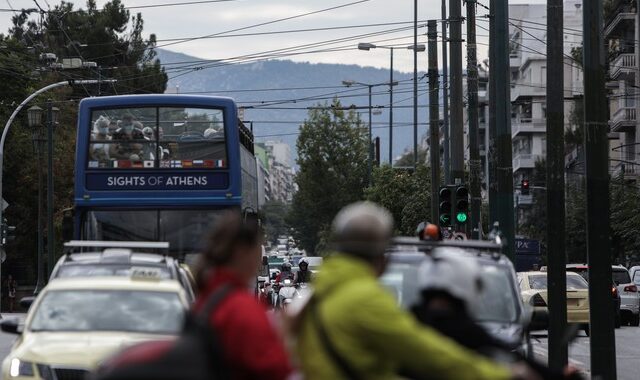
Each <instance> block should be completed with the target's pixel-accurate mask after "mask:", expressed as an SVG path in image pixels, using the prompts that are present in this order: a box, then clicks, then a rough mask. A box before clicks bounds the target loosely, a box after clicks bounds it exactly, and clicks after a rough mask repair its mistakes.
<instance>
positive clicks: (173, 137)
mask: <svg viewBox="0 0 640 380" xmlns="http://www.w3.org/2000/svg"><path fill="white" fill-rule="evenodd" d="M89 128H90V129H91V134H90V141H89V152H88V153H89V155H88V156H89V157H88V165H87V166H88V168H89V169H109V168H112V169H146V168H151V169H153V168H180V169H183V168H186V169H188V168H226V167H227V163H228V161H227V149H226V139H225V130H224V114H223V111H222V109H213V108H212V109H209V108H180V107H138V108H114V109H99V110H94V111H93V112H92V115H91V125H90V126H89Z"/></svg>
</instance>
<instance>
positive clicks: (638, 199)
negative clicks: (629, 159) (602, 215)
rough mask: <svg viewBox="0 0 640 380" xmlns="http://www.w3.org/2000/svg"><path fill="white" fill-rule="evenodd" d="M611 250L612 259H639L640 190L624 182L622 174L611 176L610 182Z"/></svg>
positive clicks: (621, 260) (622, 260) (635, 260)
mask: <svg viewBox="0 0 640 380" xmlns="http://www.w3.org/2000/svg"><path fill="white" fill-rule="evenodd" d="M609 187H610V194H611V198H610V223H611V226H610V228H611V250H612V255H613V258H614V259H618V260H620V262H623V263H624V261H626V259H627V258H629V259H630V260H631V261H633V262H638V261H640V257H639V256H638V255H639V254H640V235H638V231H640V215H638V209H639V208H640V192H639V191H638V188H637V187H636V186H635V185H633V184H630V183H627V182H625V180H624V176H622V175H620V176H619V177H617V178H612V179H611V182H610V186H609Z"/></svg>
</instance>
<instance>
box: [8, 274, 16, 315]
mask: <svg viewBox="0 0 640 380" xmlns="http://www.w3.org/2000/svg"><path fill="white" fill-rule="evenodd" d="M6 287H7V299H8V300H9V313H13V309H14V307H15V303H16V292H17V291H18V282H17V281H16V280H14V279H13V276H12V275H8V276H7V282H6Z"/></svg>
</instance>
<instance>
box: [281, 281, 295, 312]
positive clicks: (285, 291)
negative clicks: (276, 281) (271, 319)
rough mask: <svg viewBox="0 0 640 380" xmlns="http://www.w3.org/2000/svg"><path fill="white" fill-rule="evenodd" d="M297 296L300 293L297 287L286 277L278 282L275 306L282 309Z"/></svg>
mask: <svg viewBox="0 0 640 380" xmlns="http://www.w3.org/2000/svg"><path fill="white" fill-rule="evenodd" d="M298 297H300V294H299V293H298V289H297V287H296V286H294V284H293V281H291V280H289V279H286V280H284V281H283V282H281V283H280V289H279V290H278V298H277V303H276V307H278V308H282V309H284V308H286V305H288V304H290V303H291V302H293V300H294V299H295V298H298Z"/></svg>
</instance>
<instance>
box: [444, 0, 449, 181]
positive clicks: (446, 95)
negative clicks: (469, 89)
mask: <svg viewBox="0 0 640 380" xmlns="http://www.w3.org/2000/svg"><path fill="white" fill-rule="evenodd" d="M448 81H449V62H447V0H442V101H443V102H444V104H443V106H444V107H443V109H442V112H443V114H444V115H443V120H444V124H443V126H442V129H443V138H444V142H443V143H444V157H443V160H442V164H443V166H444V183H445V184H449V183H450V181H451V173H450V170H451V166H450V164H449V158H450V153H449V149H450V147H449V89H448V88H447V87H448V86H449V84H448Z"/></svg>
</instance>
